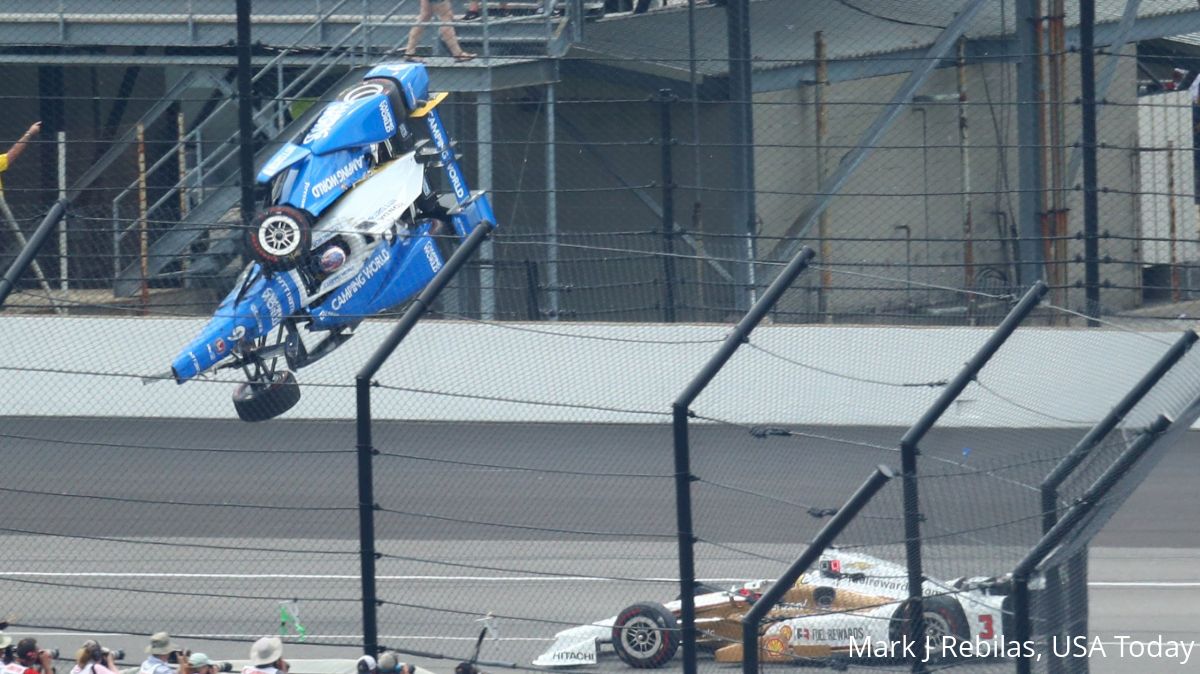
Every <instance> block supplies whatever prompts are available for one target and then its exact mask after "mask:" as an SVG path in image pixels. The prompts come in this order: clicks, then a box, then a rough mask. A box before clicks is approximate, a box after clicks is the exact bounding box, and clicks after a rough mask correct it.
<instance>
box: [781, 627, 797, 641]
mask: <svg viewBox="0 0 1200 674" xmlns="http://www.w3.org/2000/svg"><path fill="white" fill-rule="evenodd" d="M793 634H794V632H792V626H791V625H784V626H783V627H780V628H779V636H781V637H783V640H784V641H791V640H792V635H793Z"/></svg>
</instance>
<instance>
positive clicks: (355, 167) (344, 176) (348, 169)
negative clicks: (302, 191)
mask: <svg viewBox="0 0 1200 674" xmlns="http://www.w3.org/2000/svg"><path fill="white" fill-rule="evenodd" d="M366 163H367V157H366V155H359V156H358V157H357V158H355V159H353V160H351V161H350V163H348V164H346V165H345V166H343V167H341V168H340V169H338V170H336V171H334V172H333V173H332V174H330V175H328V176H326V177H325V179H324V180H322V181H321V182H319V183H317V184H316V185H313V186H312V195H313V198H314V199H320V198H321V197H323V196H325V195H326V194H327V193H328V192H329V191H330V190H332V189H333V188H335V187H337V186H338V185H341V184H342V183H345V182H346V181H348V180H350V179H351V178H352V177H354V174H355V173H357V172H358V171H359V170H361V169H362V167H363V166H365V165H366ZM305 187H306V188H307V184H306V185H305Z"/></svg>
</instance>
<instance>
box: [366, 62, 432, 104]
mask: <svg viewBox="0 0 1200 674" xmlns="http://www.w3.org/2000/svg"><path fill="white" fill-rule="evenodd" d="M372 77H386V78H388V79H390V80H395V81H396V83H397V84H399V85H400V91H402V92H404V103H405V105H407V106H408V109H409V110H416V109H417V108H419V107H421V106H422V105H424V104H425V101H427V100H429V71H427V70H425V66H423V65H421V64H419V63H383V64H380V65H377V66H375V67H374V68H371V70H369V71H368V72H367V74H366V75H365V76H364V79H369V78H372Z"/></svg>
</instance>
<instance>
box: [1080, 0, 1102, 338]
mask: <svg viewBox="0 0 1200 674" xmlns="http://www.w3.org/2000/svg"><path fill="white" fill-rule="evenodd" d="M1095 34H1096V0H1079V80H1080V82H1079V86H1080V90H1079V93H1080V95H1079V97H1080V101H1081V103H1082V108H1083V109H1082V110H1081V117H1082V126H1083V131H1082V134H1081V135H1080V139H1079V141H1080V144H1081V145H1082V150H1083V275H1084V282H1083V285H1084V288H1085V291H1084V292H1085V295H1086V296H1087V306H1086V312H1085V313H1087V315H1088V322H1087V324H1088V327H1092V328H1095V327H1099V325H1100V322H1099V321H1097V320H1096V319H1097V318H1099V316H1100V236H1099V229H1100V223H1099V203H1098V200H1097V186H1096V173H1097V171H1096V40H1095Z"/></svg>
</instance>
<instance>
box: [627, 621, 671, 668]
mask: <svg viewBox="0 0 1200 674" xmlns="http://www.w3.org/2000/svg"><path fill="white" fill-rule="evenodd" d="M621 641H622V642H623V643H624V644H625V651H626V652H627V653H629V654H630V655H631V656H633V657H634V658H637V659H638V660H648V659H650V658H652V657H654V655H655V654H657V653H658V651H659V650H661V649H662V628H660V627H659V626H658V624H657V623H655V622H654V621H653V620H651V619H650V618H648V617H646V616H635V617H634V618H631V619H630V620H629V622H627V623H625V625H624V627H623V628H622V635H621Z"/></svg>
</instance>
